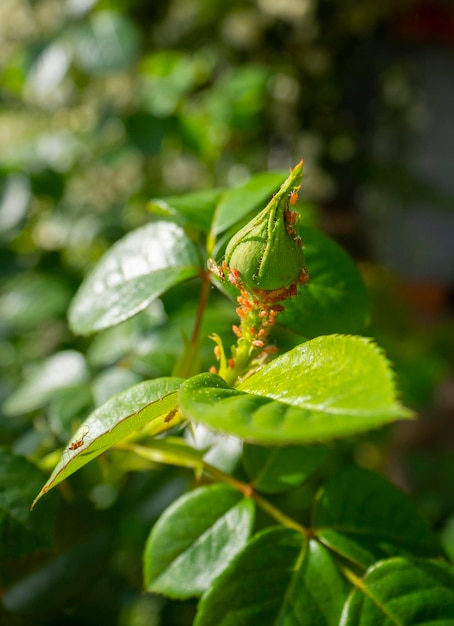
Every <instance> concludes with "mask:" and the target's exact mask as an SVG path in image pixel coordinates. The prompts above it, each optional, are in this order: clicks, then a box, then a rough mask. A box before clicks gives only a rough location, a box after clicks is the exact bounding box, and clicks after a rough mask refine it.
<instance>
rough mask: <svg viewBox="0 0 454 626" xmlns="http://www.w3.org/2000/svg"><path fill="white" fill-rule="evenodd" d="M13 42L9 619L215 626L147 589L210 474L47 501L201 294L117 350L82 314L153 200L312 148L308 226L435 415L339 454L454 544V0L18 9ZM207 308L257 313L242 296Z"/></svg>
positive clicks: (3, 438) (4, 214) (7, 392)
mask: <svg viewBox="0 0 454 626" xmlns="http://www.w3.org/2000/svg"><path fill="white" fill-rule="evenodd" d="M0 51H1V54H0V241H1V251H0V255H1V256H0V259H1V262H0V278H1V292H0V369H1V379H0V400H1V401H2V404H3V409H2V413H1V415H0V444H1V454H0V464H1V467H0V472H3V478H1V479H0V484H1V490H3V491H4V492H5V495H4V496H2V495H0V505H1V506H0V508H1V507H2V506H4V504H5V500H8V498H12V499H13V500H12V501H14V502H15V503H16V504H17V511H18V514H17V519H16V520H10V519H9V518H8V516H7V515H6V514H5V515H3V513H0V526H1V529H2V530H1V534H0V538H1V543H2V544H3V548H2V549H1V550H0V589H1V590H2V595H3V600H4V608H3V609H0V621H1V623H2V624H3V623H4V624H8V625H9V624H11V625H13V626H15V625H20V624H23V623H24V624H30V623H36V624H68V625H70V624H84V625H85V624H98V625H99V624H109V625H112V624H118V625H119V626H142V625H145V624H147V626H150V625H151V626H153V625H155V624H156V625H169V626H173V625H175V626H179V625H180V624H181V625H186V624H191V622H192V619H193V615H194V604H193V603H191V602H184V603H177V602H169V601H167V600H164V599H161V598H158V597H154V596H153V597H152V596H143V595H141V588H142V582H141V551H142V549H143V544H144V541H145V538H146V536H147V534H148V532H149V529H150V527H151V525H152V523H153V521H154V520H155V519H156V517H157V515H159V513H160V512H161V511H162V509H163V508H164V507H165V506H166V505H167V504H168V503H170V502H171V501H172V500H173V499H174V498H175V497H176V496H177V495H178V494H180V493H181V492H182V491H183V490H184V489H185V488H186V487H187V486H188V485H189V484H191V480H192V479H191V476H188V475H187V474H185V473H183V472H179V471H176V470H172V469H162V468H161V469H154V470H152V471H147V472H138V473H134V472H133V473H128V472H127V470H132V469H140V468H139V467H137V468H135V467H131V466H130V465H128V463H129V464H130V461H129V460H127V459H125V458H123V457H118V458H116V459H115V462H114V461H112V460H111V461H108V462H107V461H106V462H105V463H104V465H103V463H100V464H97V465H96V464H92V465H93V467H91V466H90V467H87V468H85V469H84V471H83V472H81V476H80V477H79V476H76V477H74V478H73V479H71V481H68V483H69V484H68V486H67V487H66V489H67V492H66V494H65V498H64V504H62V503H61V502H60V500H59V503H58V504H57V496H55V495H52V496H49V504H47V503H42V504H41V503H40V505H39V507H37V511H36V514H35V513H34V514H33V515H32V517H31V518H28V514H27V513H26V510H28V506H29V503H30V501H31V499H32V498H33V497H34V496H35V495H36V493H37V491H38V490H39V489H40V487H41V485H42V483H43V476H45V474H46V473H47V472H48V471H49V469H50V468H51V467H52V465H53V464H54V462H55V460H56V458H57V457H56V456H55V455H53V454H52V452H53V451H54V450H55V449H56V448H58V447H61V446H63V445H64V443H65V441H66V440H67V438H68V437H69V434H70V433H71V432H72V431H73V430H74V428H75V427H76V426H77V424H78V423H79V422H80V420H81V419H83V417H84V416H85V415H86V414H87V412H88V411H89V410H90V408H91V407H92V406H93V405H98V404H100V403H101V402H103V401H104V400H105V399H106V398H108V397H109V396H110V395H112V394H113V393H115V392H116V391H119V390H121V389H123V388H125V387H128V386H130V385H131V384H133V383H135V382H137V381H139V380H141V379H143V378H147V377H150V376H157V375H167V374H169V373H170V371H171V368H172V364H173V361H174V359H175V358H176V357H177V356H178V352H179V350H181V347H182V342H181V335H180V328H184V329H186V331H187V332H190V323H191V317H192V315H193V311H194V300H193V297H194V294H193V292H194V290H193V289H191V288H187V289H186V290H185V289H183V290H182V291H181V290H180V291H179V292H178V293H177V294H172V293H170V294H168V295H167V296H166V297H165V298H163V301H162V302H161V301H159V302H157V303H155V304H154V305H153V306H152V307H150V308H149V309H148V310H147V311H146V312H144V313H142V314H140V315H139V316H138V317H137V318H135V319H134V320H130V321H129V322H126V323H125V324H123V325H122V326H120V327H118V328H117V329H113V330H111V331H104V332H103V333H101V334H100V335H99V336H98V337H96V338H94V339H86V338H78V337H74V336H73V335H72V334H71V333H70V331H69V329H68V326H67V322H66V309H67V306H68V304H69V302H70V300H71V297H72V296H73V294H74V293H75V291H76V289H77V287H78V285H79V284H80V282H81V280H82V278H83V276H84V275H85V274H86V272H87V271H88V270H89V269H90V268H91V267H92V266H93V265H94V263H96V261H97V260H98V259H99V258H100V256H101V255H102V254H103V252H104V251H105V250H106V249H108V248H109V246H110V245H111V244H112V243H113V242H114V241H116V240H117V239H118V238H120V237H121V236H122V235H123V234H125V233H126V232H128V231H129V230H131V229H132V228H135V227H137V226H139V225H141V224H143V223H145V222H146V221H148V220H149V219H150V214H149V213H148V212H147V208H146V205H147V202H148V201H149V200H150V199H151V198H154V197H159V196H160V195H174V194H178V193H182V192H186V191H197V190H203V189H206V188H209V187H213V186H218V185H219V186H234V185H237V184H240V183H242V182H244V181H246V180H247V179H248V177H249V176H250V175H252V174H253V173H256V172H260V171H263V170H268V169H287V168H288V167H290V166H291V165H294V164H295V163H297V162H298V161H299V160H300V159H301V158H302V157H304V158H305V161H306V168H305V176H304V185H303V189H302V193H301V198H302V204H301V206H302V210H303V213H304V214H303V217H304V219H306V220H307V221H311V222H314V223H315V224H316V225H318V226H319V227H320V228H321V229H323V230H324V231H325V232H327V233H328V234H329V235H331V236H333V237H334V238H335V239H337V240H338V241H339V242H340V243H341V244H342V245H344V246H345V247H346V248H347V250H348V251H349V252H350V253H351V254H352V255H353V257H354V258H355V259H356V260H357V261H358V263H359V264H360V267H361V270H362V272H363V275H364V279H365V281H366V283H367V284H368V286H369V288H370V292H371V299H372V308H373V316H372V322H371V326H370V328H369V334H370V335H371V336H374V337H376V338H377V341H378V342H379V343H380V345H381V346H383V348H384V349H385V350H386V352H387V354H388V356H389V357H390V359H391V360H392V361H393V362H394V363H395V366H396V376H397V378H398V380H399V384H400V387H401V389H402V398H403V401H404V402H405V403H406V404H407V405H408V406H410V407H412V408H413V409H415V410H416V411H417V412H418V413H419V414H420V419H419V420H418V421H417V422H415V423H411V424H408V423H405V424H402V425H401V424H398V425H396V426H394V427H392V428H389V429H385V430H383V431H380V432H378V433H371V434H370V435H368V436H364V437H362V438H360V439H358V440H355V441H354V442H350V443H348V444H345V449H344V448H343V447H342V446H341V449H342V451H341V452H340V453H339V454H340V456H343V455H345V456H347V457H351V458H352V459H353V460H354V461H355V462H356V463H359V464H360V465H362V466H365V467H369V468H372V469H374V470H376V471H381V472H384V473H385V474H386V475H387V476H388V477H389V478H390V479H391V480H393V481H395V482H396V483H397V484H399V485H400V486H401V487H403V488H404V489H406V490H408V491H409V492H411V493H412V494H413V496H414V497H415V498H416V500H417V501H418V502H419V505H420V507H421V508H422V510H423V511H424V513H425V514H426V515H427V516H428V517H429V519H430V520H431V522H432V523H433V524H434V526H435V527H436V528H437V529H438V530H439V531H440V533H441V536H442V539H443V541H444V544H445V546H446V548H447V549H448V550H449V551H450V552H451V553H454V502H453V499H452V487H451V485H452V479H453V477H454V457H453V454H452V451H453V448H454V421H453V420H454V374H453V365H454V351H453V348H454V322H453V319H452V309H453V302H454V300H453V285H454V244H453V241H454V177H453V176H452V164H453V163H454V148H453V146H454V119H453V115H452V110H453V107H452V104H453V102H454V82H453V80H452V77H453V76H454V9H453V6H452V3H451V2H450V1H449V0H446V1H443V0H432V1H430V0H426V1H422V0H402V1H400V2H395V1H393V0H342V2H341V1H338V0H249V1H244V0H243V1H239V0H231V1H230V2H225V1H222V2H221V1H220V0H154V1H150V0H148V1H147V0H110V1H109V0H2V2H1V3H0ZM309 270H310V268H309ZM169 317H170V318H171V320H173V321H172V322H171V323H170V322H168V319H169ZM207 318H208V319H207V321H206V326H207V329H206V334H208V332H210V331H211V330H214V329H215V328H216V325H219V324H220V323H221V325H222V324H224V327H225V329H228V328H229V326H230V324H231V323H232V321H233V320H232V312H231V311H230V308H229V306H228V305H226V304H225V303H224V302H223V301H222V300H219V301H215V302H214V304H213V308H212V310H211V312H210V313H209V315H208V316H207ZM209 349H210V350H211V347H210V348H209ZM56 353H58V354H57V356H55V354H56ZM57 456H58V455H57ZM26 459H28V461H26ZM36 465H39V466H40V467H41V469H42V470H43V472H44V474H41V473H40V472H39V470H37V469H36ZM3 470H4V471H3ZM16 483H19V484H21V485H22V487H23V485H24V484H27V489H28V490H29V493H28V492H27V493H28V496H27V497H28V500H27V498H26V497H25V491H24V490H22V491H21V490H20V489H18V492H17V494H15V495H14V494H13V495H11V493H10V492H11V485H14V484H16ZM1 490H0V491H1ZM300 496H301V502H303V504H301V502H300V504H297V503H296V502H290V503H287V504H288V505H289V506H290V507H293V508H294V509H295V514H296V515H298V514H299V513H298V511H299V510H300V509H303V508H304V493H303V494H300ZM294 497H296V496H294ZM2 498H3V500H2ZM60 499H61V497H60ZM21 507H22V508H21ZM24 507H25V508H24ZM2 516H3V517H2ZM2 611H3V613H2ZM30 616H32V617H30ZM30 620H32V621H30Z"/></svg>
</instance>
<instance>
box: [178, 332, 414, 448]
mask: <svg viewBox="0 0 454 626" xmlns="http://www.w3.org/2000/svg"><path fill="white" fill-rule="evenodd" d="M290 372H291V376H290V375H289V373H290ZM180 403H181V409H182V411H183V412H184V413H185V415H187V416H188V417H189V418H191V419H192V420H194V421H196V422H202V423H204V424H206V425H207V426H210V427H212V428H215V429H219V430H221V431H224V432H228V433H231V434H234V435H237V436H239V437H243V438H245V439H246V440H247V441H251V442H257V443H265V444H270V445H279V444H285V443H314V442H317V441H325V440H328V439H332V438H333V437H341V436H347V435H351V434H353V433H357V432H362V431H365V430H368V429H370V428H375V427H377V426H381V425H383V424H386V423H388V422H392V421H394V420H396V419H399V418H408V417H411V415H412V414H411V413H410V412H409V411H408V410H407V409H405V408H404V407H402V405H401V404H399V402H398V401H397V400H396V391H395V387H394V382H393V378H392V372H391V370H390V368H389V365H388V363H387V361H386V359H385V358H384V356H383V355H382V354H381V352H380V351H379V350H378V348H377V347H376V346H375V344H374V343H373V342H371V341H370V340H369V339H365V338H363V337H349V336H341V335H339V336H338V335H330V336H325V337H318V338H317V339H313V340H312V341H308V342H307V343H304V344H302V345H300V346H297V347H296V348H294V349H293V350H291V351H290V352H287V353H286V354H284V355H282V356H280V357H278V358H277V359H275V360H274V361H272V362H271V363H270V364H269V365H267V366H266V367H264V368H263V369H262V370H260V371H258V372H257V373H256V374H254V375H253V376H251V377H250V378H247V379H246V380H245V381H244V382H243V383H242V384H241V385H239V386H238V388H237V389H232V388H231V387H229V386H228V385H227V384H226V383H225V382H224V381H223V380H222V379H221V378H220V377H219V376H216V375H215V374H200V375H198V376H194V377H193V378H191V379H189V380H187V381H186V382H185V383H183V385H182V387H181V389H180Z"/></svg>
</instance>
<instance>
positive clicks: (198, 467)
mask: <svg viewBox="0 0 454 626" xmlns="http://www.w3.org/2000/svg"><path fill="white" fill-rule="evenodd" d="M117 447H118V448H121V449H122V450H129V451H130V452H134V453H135V454H137V456H141V457H142V458H144V459H147V460H149V461H153V462H157V463H165V464H166V465H179V466H181V467H189V468H191V469H193V470H194V471H195V472H196V474H199V475H200V474H201V473H205V474H208V475H209V476H211V477H212V478H215V479H216V480H218V481H220V482H223V483H225V484H227V485H230V486H231V487H233V488H234V489H237V490H238V491H241V493H242V494H243V495H244V496H245V497H246V498H252V499H253V500H254V501H255V502H256V503H257V506H259V507H260V508H261V509H262V510H263V511H266V512H267V513H268V515H270V516H271V517H273V518H274V519H275V520H276V521H277V522H279V524H282V525H283V526H286V527H287V528H293V529H294V530H297V531H298V532H299V533H301V534H302V535H304V536H305V537H307V538H308V539H309V538H310V537H311V531H310V530H309V529H308V528H305V527H304V526H302V525H301V524H298V522H295V520H293V519H292V518H291V517H288V516H287V515H285V513H282V511H280V510H279V509H278V508H276V507H275V506H273V505H272V504H271V502H268V500H265V498H262V496H260V495H259V494H258V493H256V492H255V491H254V488H253V487H252V486H251V485H249V484H247V483H244V482H243V481H241V480H238V479H237V478H234V477H233V476H230V474H226V473H225V472H223V471H222V470H220V469H218V468H217V467H214V466H213V465H210V464H209V463H205V461H202V460H201V459H195V458H193V457H191V456H189V455H188V456H185V455H184V453H183V454H182V452H181V451H180V452H179V457H180V458H178V459H175V453H174V452H170V451H166V450H156V451H154V450H150V449H149V448H145V447H144V446H139V445H136V444H130V443H122V444H117Z"/></svg>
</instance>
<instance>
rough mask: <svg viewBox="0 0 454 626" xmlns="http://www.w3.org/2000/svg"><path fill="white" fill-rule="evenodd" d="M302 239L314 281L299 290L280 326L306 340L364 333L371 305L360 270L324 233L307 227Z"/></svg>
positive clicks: (288, 306) (288, 302) (289, 304)
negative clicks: (322, 336) (332, 334)
mask: <svg viewBox="0 0 454 626" xmlns="http://www.w3.org/2000/svg"><path fill="white" fill-rule="evenodd" d="M301 237H302V239H303V242H304V255H305V259H306V265H307V269H308V272H309V275H310V280H309V282H308V283H307V284H306V285H304V286H300V287H299V290H298V295H297V297H296V298H290V299H288V300H286V301H285V311H283V312H282V313H280V314H279V317H278V321H279V323H280V324H282V325H283V326H285V327H286V328H289V329H291V330H294V331H295V332H297V333H300V334H301V335H304V336H305V337H317V336H319V335H328V334H331V333H362V332H363V331H364V329H365V327H366V324H367V322H368V319H369V314H370V303H369V296H368V293H367V289H366V287H365V285H364V282H363V280H362V278H361V274H360V273H359V270H358V268H357V266H356V265H355V263H354V262H353V261H352V259H351V258H350V257H349V255H348V254H347V253H346V252H345V251H344V250H343V249H342V248H341V247H340V246H339V245H338V244H337V243H336V242H334V241H333V240H332V239H330V238H329V237H327V236H326V235H324V234H323V233H321V232H320V231H318V230H315V229H313V228H308V227H303V228H302V229H301Z"/></svg>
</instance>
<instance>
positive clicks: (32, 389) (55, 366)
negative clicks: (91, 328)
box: [3, 350, 89, 415]
mask: <svg viewBox="0 0 454 626" xmlns="http://www.w3.org/2000/svg"><path fill="white" fill-rule="evenodd" d="M88 380H89V370H88V367H87V364H86V362H85V358H84V357H83V355H82V354H81V353H80V352H76V351H75V350H63V351H62V352H57V353H56V354H54V355H53V356H51V357H49V358H48V359H46V360H45V361H44V362H42V363H41V364H40V365H39V366H36V367H35V368H34V369H33V371H32V372H30V374H29V375H28V376H27V377H25V378H24V380H23V382H22V383H21V384H20V385H19V387H17V389H16V390H15V391H14V392H13V393H12V394H11V396H9V398H8V399H7V401H6V402H5V404H4V406H3V410H4V411H5V413H6V414H8V415H20V414H21V413H28V412H29V411H34V410H35V409H38V408H40V407H42V406H43V405H44V404H46V403H47V402H49V400H51V399H53V398H56V397H58V395H59V394H61V392H62V391H63V390H65V389H69V388H75V387H78V386H79V385H82V384H83V383H86V382H88Z"/></svg>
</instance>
